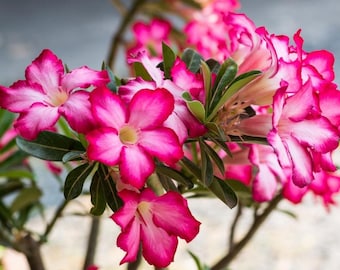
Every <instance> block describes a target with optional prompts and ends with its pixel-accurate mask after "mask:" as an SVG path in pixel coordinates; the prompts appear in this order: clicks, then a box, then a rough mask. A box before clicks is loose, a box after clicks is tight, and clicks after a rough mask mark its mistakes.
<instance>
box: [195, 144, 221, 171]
mask: <svg viewBox="0 0 340 270" xmlns="http://www.w3.org/2000/svg"><path fill="white" fill-rule="evenodd" d="M200 146H201V147H202V148H201V151H204V152H205V153H206V154H207V155H208V156H209V157H210V158H211V159H212V160H213V161H214V163H215V164H216V166H217V168H218V169H219V170H220V172H221V174H222V175H224V172H225V168H224V162H223V160H222V159H221V158H220V156H219V155H218V154H217V153H216V151H215V150H214V149H213V148H212V147H211V146H210V145H208V144H207V143H206V142H205V141H201V144H200Z"/></svg>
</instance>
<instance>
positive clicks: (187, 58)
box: [181, 49, 203, 73]
mask: <svg viewBox="0 0 340 270" xmlns="http://www.w3.org/2000/svg"><path fill="white" fill-rule="evenodd" d="M181 58H182V60H183V61H184V63H185V64H186V66H187V68H188V69H189V70H190V71H191V72H193V73H197V72H198V71H199V69H200V67H201V60H203V58H202V56H201V55H199V54H198V53H197V52H196V51H195V50H193V49H185V50H184V52H183V54H182V57H181Z"/></svg>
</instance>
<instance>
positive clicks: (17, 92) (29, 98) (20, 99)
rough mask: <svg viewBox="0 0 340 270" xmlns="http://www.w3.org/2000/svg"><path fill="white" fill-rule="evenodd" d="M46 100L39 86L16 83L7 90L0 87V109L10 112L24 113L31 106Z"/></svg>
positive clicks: (24, 82)
mask: <svg viewBox="0 0 340 270" xmlns="http://www.w3.org/2000/svg"><path fill="white" fill-rule="evenodd" d="M46 98H47V97H46V95H45V94H44V91H43V90H42V89H41V86H40V85H37V84H32V85H30V84H28V83H27V82H26V81H18V82H16V83H14V84H13V85H12V86H11V87H9V88H8V87H5V86H0V107H2V108H5V109H6V110H9V111H11V112H19V113H20V112H23V111H26V110H28V109H29V108H30V107H31V106H32V104H34V103H36V102H44V100H45V99H46Z"/></svg>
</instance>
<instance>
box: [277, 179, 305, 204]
mask: <svg viewBox="0 0 340 270" xmlns="http://www.w3.org/2000/svg"><path fill="white" fill-rule="evenodd" d="M307 191H308V189H307V187H303V188H301V187H298V186H296V185H295V184H294V183H293V181H292V180H288V181H287V182H286V183H285V184H284V186H283V190H282V194H283V197H285V198H286V199H288V200H289V201H291V202H292V203H295V204H298V203H300V202H301V201H302V198H303V196H304V195H305V194H306V192H307Z"/></svg>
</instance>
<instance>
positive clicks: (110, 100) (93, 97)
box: [90, 87, 126, 130]
mask: <svg viewBox="0 0 340 270" xmlns="http://www.w3.org/2000/svg"><path fill="white" fill-rule="evenodd" d="M90 102H91V104H92V113H93V117H94V118H95V119H96V120H97V121H98V123H100V124H101V125H102V126H104V127H105V126H106V127H113V128H115V129H117V130H118V129H119V128H120V127H121V126H123V125H124V124H125V122H126V105H125V104H124V103H123V101H122V100H121V99H120V98H119V96H117V95H115V94H113V93H112V92H111V91H110V90H109V89H108V88H106V87H98V88H96V89H94V90H93V92H91V94H90Z"/></svg>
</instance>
